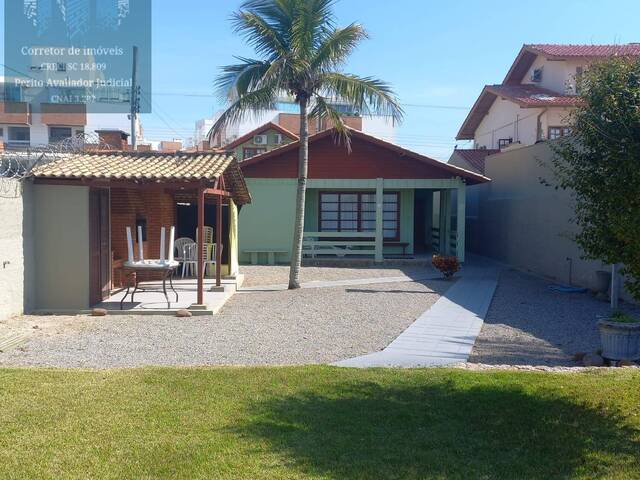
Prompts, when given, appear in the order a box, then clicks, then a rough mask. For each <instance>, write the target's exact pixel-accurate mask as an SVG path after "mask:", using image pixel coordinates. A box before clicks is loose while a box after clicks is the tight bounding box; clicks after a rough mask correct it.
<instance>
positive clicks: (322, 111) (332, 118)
mask: <svg viewBox="0 0 640 480" xmlns="http://www.w3.org/2000/svg"><path fill="white" fill-rule="evenodd" d="M309 118H317V119H320V120H328V121H329V123H330V124H329V125H327V126H330V127H333V128H334V129H335V131H336V134H337V135H338V139H339V140H340V141H342V142H344V144H345V146H346V147H347V150H348V151H349V152H351V137H350V134H349V129H348V128H347V126H346V125H345V123H344V120H343V119H342V115H340V113H339V112H338V111H337V110H336V109H335V108H333V106H331V103H330V102H329V101H328V100H327V99H326V98H324V97H323V96H321V95H316V97H315V105H314V107H313V109H312V110H311V112H309Z"/></svg>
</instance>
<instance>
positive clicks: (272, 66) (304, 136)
mask: <svg viewBox="0 0 640 480" xmlns="http://www.w3.org/2000/svg"><path fill="white" fill-rule="evenodd" d="M335 1H336V0H248V1H245V2H244V3H243V4H242V5H241V7H240V10H239V11H238V12H237V13H235V14H233V16H232V22H233V26H234V30H235V32H236V33H238V34H241V35H242V36H244V38H245V39H246V40H247V42H248V43H249V44H250V45H251V46H252V47H253V48H254V49H255V51H256V55H257V56H258V57H259V58H258V59H250V58H244V57H236V58H237V60H238V61H239V63H237V64H235V65H229V66H226V67H223V68H222V74H221V75H220V76H219V77H218V79H217V80H216V82H215V83H216V86H217V88H218V91H219V93H220V94H221V95H223V96H224V98H225V100H226V101H227V102H228V107H227V109H226V111H225V112H224V113H223V114H222V116H221V117H220V118H219V119H218V121H217V122H216V123H215V124H214V126H213V128H212V130H211V132H210V137H213V136H214V135H215V134H216V133H217V132H219V131H221V130H222V129H223V128H224V127H225V126H227V125H230V124H233V123H236V122H239V121H241V120H242V119H243V118H245V117H246V116H248V115H252V114H253V115H255V114H256V113H260V112H264V111H267V110H275V109H276V107H275V104H276V102H277V100H278V99H279V98H282V97H283V96H285V95H287V96H291V97H293V98H294V99H295V102H296V103H297V104H298V105H299V107H300V149H299V160H298V188H297V197H296V217H295V226H294V238H293V252H292V256H291V269H290V272H289V288H290V289H294V288H299V287H300V284H299V280H298V279H299V274H300V263H301V260H302V237H303V228H304V206H305V193H306V185H307V170H308V163H309V128H308V126H309V118H316V119H321V120H326V121H327V123H330V124H332V126H334V127H335V129H336V132H337V133H338V134H339V136H340V137H341V138H342V139H343V140H344V142H345V144H346V146H347V148H350V146H349V145H350V144H349V132H348V129H347V128H346V127H345V125H344V123H343V120H342V118H341V116H340V114H339V113H338V112H337V111H336V109H335V108H334V107H333V106H332V102H335V101H340V102H341V103H342V102H346V103H348V104H349V105H350V106H351V107H352V108H353V109H354V110H355V111H358V112H360V113H361V114H363V115H373V114H378V115H387V116H391V117H392V118H393V120H394V121H398V122H399V121H401V120H402V114H403V112H402V108H401V107H400V105H399V103H398V100H397V98H396V96H395V95H394V93H393V91H392V90H391V88H390V87H389V85H388V84H386V83H384V82H382V81H380V80H378V79H375V78H371V77H360V76H357V75H351V74H346V73H343V72H342V71H341V70H340V67H341V66H342V65H344V63H345V62H346V60H347V58H348V57H349V55H350V54H351V52H353V51H354V50H355V48H356V47H357V46H358V44H359V43H360V41H362V40H363V39H365V38H367V33H366V31H365V30H364V28H363V27H362V26H361V25H358V24H356V23H352V24H351V25H349V26H347V27H344V28H338V27H336V24H335V16H334V14H333V5H334V3H335Z"/></svg>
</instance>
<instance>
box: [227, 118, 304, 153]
mask: <svg viewBox="0 0 640 480" xmlns="http://www.w3.org/2000/svg"><path fill="white" fill-rule="evenodd" d="M296 140H298V136H297V135H296V134H295V133H292V132H290V131H289V130H287V129H286V128H283V127H281V126H280V125H278V124H277V123H273V122H269V123H266V124H264V125H262V126H261V127H258V128H256V129H255V130H253V131H251V132H248V133H247V134H245V135H243V136H241V137H240V138H237V139H236V140H234V141H233V142H231V143H229V144H228V145H225V146H224V147H223V148H224V150H225V151H227V152H233V153H234V155H235V157H236V158H237V159H238V160H239V161H240V162H243V161H245V160H248V159H249V158H251V157H255V156H256V155H260V154H262V153H265V152H268V151H270V150H273V149H274V148H278V147H281V146H283V145H286V144H287V143H291V142H294V141H296Z"/></svg>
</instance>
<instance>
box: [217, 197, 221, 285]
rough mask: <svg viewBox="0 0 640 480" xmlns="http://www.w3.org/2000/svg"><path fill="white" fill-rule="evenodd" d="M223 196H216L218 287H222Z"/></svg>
mask: <svg viewBox="0 0 640 480" xmlns="http://www.w3.org/2000/svg"><path fill="white" fill-rule="evenodd" d="M221 264H222V195H216V286H217V287H219V286H220V285H222V265H221Z"/></svg>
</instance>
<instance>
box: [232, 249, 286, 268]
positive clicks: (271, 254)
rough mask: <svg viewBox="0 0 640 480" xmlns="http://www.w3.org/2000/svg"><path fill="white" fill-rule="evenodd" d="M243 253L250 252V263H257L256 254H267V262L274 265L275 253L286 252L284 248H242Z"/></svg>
mask: <svg viewBox="0 0 640 480" xmlns="http://www.w3.org/2000/svg"><path fill="white" fill-rule="evenodd" d="M243 252H244V253H249V254H251V265H258V255H259V254H261V253H266V254H267V264H268V265H275V264H276V254H277V253H288V252H287V251H286V250H264V249H262V250H243Z"/></svg>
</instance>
